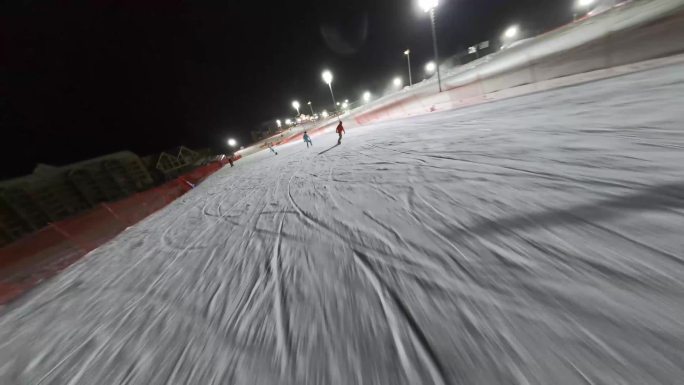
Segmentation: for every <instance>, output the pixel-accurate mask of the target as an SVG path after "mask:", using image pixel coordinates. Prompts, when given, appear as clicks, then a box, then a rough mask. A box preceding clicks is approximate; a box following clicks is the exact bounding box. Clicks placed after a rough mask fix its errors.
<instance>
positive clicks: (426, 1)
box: [418, 0, 442, 92]
mask: <svg viewBox="0 0 684 385" xmlns="http://www.w3.org/2000/svg"><path fill="white" fill-rule="evenodd" d="M418 4H420V7H421V8H423V11H425V12H429V13H430V22H431V24H432V48H433V50H434V51H435V64H437V84H438V85H439V92H442V75H441V74H440V73H439V51H438V50H437V31H436V28H435V23H436V22H435V9H436V8H437V5H439V0H418Z"/></svg>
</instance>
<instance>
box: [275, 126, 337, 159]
mask: <svg viewBox="0 0 684 385" xmlns="http://www.w3.org/2000/svg"><path fill="white" fill-rule="evenodd" d="M335 133H337V135H339V138H338V139H337V145H338V146H339V145H340V144H342V135H343V134H345V133H346V132H345V131H344V126H343V125H342V121H341V120H340V123H339V124H338V125H337V128H336V129H335ZM303 139H304V143H306V148H309V146H313V141H312V140H311V137H310V136H309V134H308V133H307V132H306V131H304V136H303ZM267 146H268V149H269V150H271V152H272V153H274V154H275V155H278V152H276V150H275V149H274V148H273V144H272V143H267Z"/></svg>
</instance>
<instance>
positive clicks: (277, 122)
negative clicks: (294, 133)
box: [276, 119, 283, 128]
mask: <svg viewBox="0 0 684 385" xmlns="http://www.w3.org/2000/svg"><path fill="white" fill-rule="evenodd" d="M276 125H277V126H278V128H280V127H282V126H283V124H282V123H281V122H280V119H278V120H276Z"/></svg>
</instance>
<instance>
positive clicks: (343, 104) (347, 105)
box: [342, 102, 349, 110]
mask: <svg viewBox="0 0 684 385" xmlns="http://www.w3.org/2000/svg"><path fill="white" fill-rule="evenodd" d="M342 108H344V109H345V110H346V109H347V108H349V103H347V102H344V103H342Z"/></svg>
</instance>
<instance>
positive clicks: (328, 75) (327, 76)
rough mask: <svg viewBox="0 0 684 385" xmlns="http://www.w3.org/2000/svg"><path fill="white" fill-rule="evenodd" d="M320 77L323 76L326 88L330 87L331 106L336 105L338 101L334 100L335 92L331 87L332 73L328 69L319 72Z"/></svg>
mask: <svg viewBox="0 0 684 385" xmlns="http://www.w3.org/2000/svg"><path fill="white" fill-rule="evenodd" d="M321 77H322V78H323V81H324V82H325V84H327V85H328V88H330V96H332V101H333V106H335V105H338V103H337V102H336V101H335V93H333V89H332V81H333V74H332V72H330V71H329V70H325V71H323V73H322V74H321Z"/></svg>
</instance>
